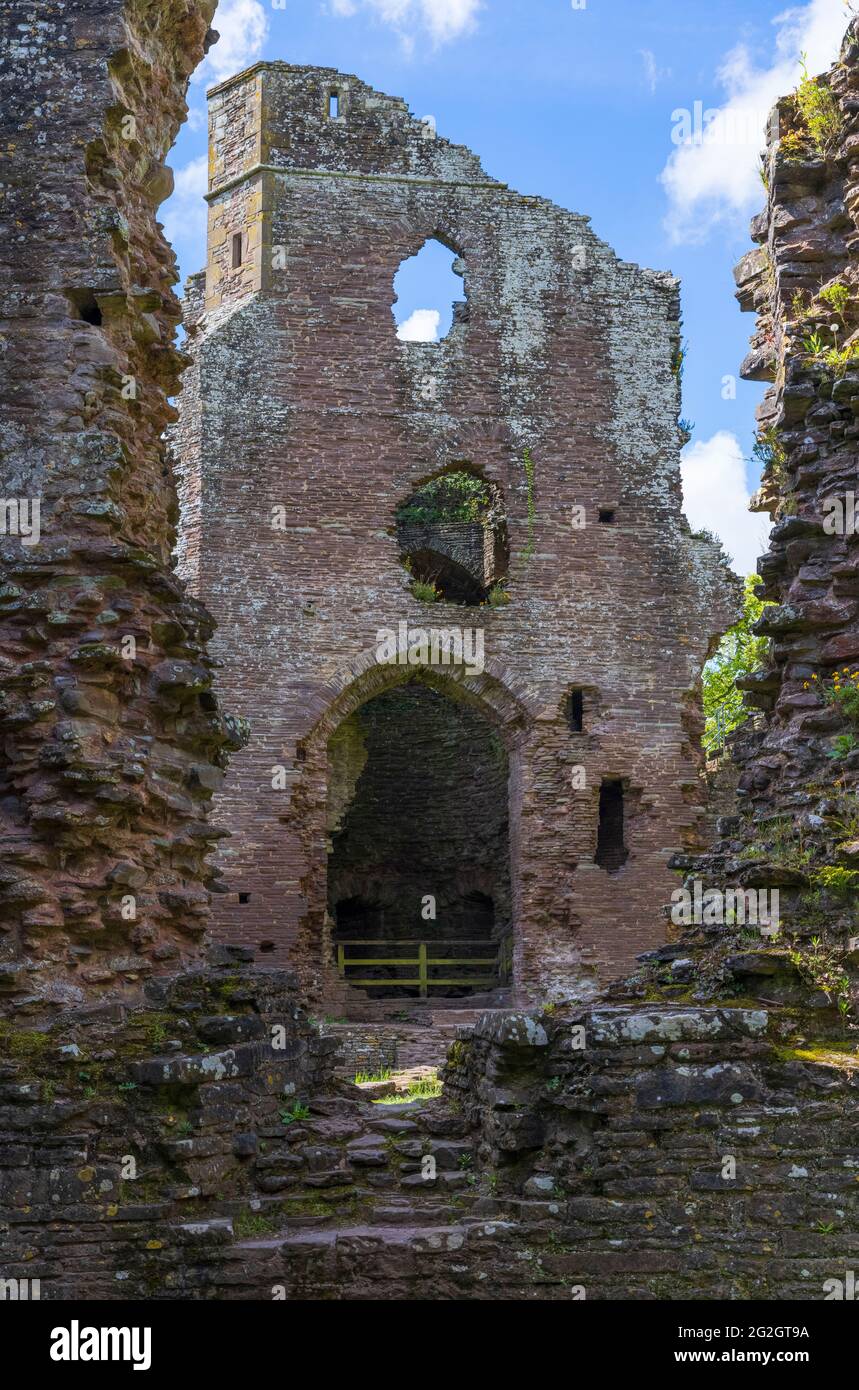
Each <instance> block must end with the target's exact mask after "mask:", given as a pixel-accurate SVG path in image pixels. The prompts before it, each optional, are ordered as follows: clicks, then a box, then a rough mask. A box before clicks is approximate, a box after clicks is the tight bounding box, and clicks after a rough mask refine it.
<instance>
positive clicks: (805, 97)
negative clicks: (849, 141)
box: [796, 53, 844, 157]
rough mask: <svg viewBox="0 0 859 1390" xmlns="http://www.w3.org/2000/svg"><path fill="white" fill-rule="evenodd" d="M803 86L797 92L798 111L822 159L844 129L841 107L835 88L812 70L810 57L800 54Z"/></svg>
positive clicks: (831, 148)
mask: <svg viewBox="0 0 859 1390" xmlns="http://www.w3.org/2000/svg"><path fill="white" fill-rule="evenodd" d="M800 58H801V66H800V73H801V77H800V83H799V86H798V87H797V89H796V108H797V112H798V114H799V117H800V119H801V121H802V124H803V125H804V127H805V129H806V130H807V131H808V134H809V135H810V136H811V140H812V143H813V145H814V147H815V149H816V150H817V153H818V154H819V155H821V156H824V157H825V156H826V155H827V154H830V153H831V152H832V150H833V149H834V148H835V146H836V144H837V143H838V140H839V137H840V135H841V131H842V127H843V124H844V122H843V119H842V116H841V108H840V107H839V105H838V102H837V101H836V99H835V96H834V94H833V92H832V91H831V89H830V88H829V87H828V86H826V84H825V83H824V82H821V81H820V79H819V78H817V77H812V76H811V75H810V73H809V71H808V54H807V53H802V54H801V55H800Z"/></svg>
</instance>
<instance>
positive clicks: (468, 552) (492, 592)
mask: <svg viewBox="0 0 859 1390" xmlns="http://www.w3.org/2000/svg"><path fill="white" fill-rule="evenodd" d="M396 525H397V541H398V543H399V547H400V559H401V562H402V564H403V565H404V566H405V568H406V569H407V570H408V572H409V573H410V574H411V576H412V593H413V594H414V595H415V597H416V598H418V599H421V600H422V601H423V602H425V603H436V602H440V601H444V602H445V603H459V604H467V605H472V606H474V605H478V604H484V603H488V604H490V606H492V607H503V606H504V605H505V604H506V603H507V602H508V595H507V590H506V587H505V581H506V575H507V569H508V564H509V549H508V544H507V523H506V518H505V514H504V505H503V500H502V497H501V492H500V490H499V489H498V488H497V487H496V486H495V485H494V484H493V483H489V482H487V480H486V479H485V478H481V477H480V476H479V475H478V474H476V473H471V472H468V471H466V470H464V469H458V470H455V471H453V472H450V473H442V474H440V475H439V476H437V477H435V478H431V479H430V480H429V482H427V483H424V485H423V486H422V487H420V488H418V490H417V492H414V493H412V495H411V497H409V498H407V500H406V501H405V502H404V503H403V504H402V505H401V506H400V507H399V508H398V509H397V514H396Z"/></svg>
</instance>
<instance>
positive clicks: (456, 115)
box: [159, 0, 850, 571]
mask: <svg viewBox="0 0 859 1390" xmlns="http://www.w3.org/2000/svg"><path fill="white" fill-rule="evenodd" d="M849 18H850V7H849V4H848V2H847V0H806V3H802V4H798V5H795V6H794V7H793V8H791V9H786V7H785V4H784V3H778V2H777V0H718V3H713V0H527V3H523V0H221V3H220V4H219V6H218V11H217V13H216V15H215V19H214V27H215V28H216V29H218V30H219V31H220V32H221V34H222V36H223V37H222V41H221V42H220V43H219V44H217V45H216V46H215V47H214V48H213V49H212V50H211V53H210V55H209V58H208V59H207V60H206V62H205V64H204V65H203V67H202V68H201V69H200V70H198V72H197V73H196V74H195V77H194V81H193V82H192V85H191V89H190V92H189V97H188V101H189V106H190V108H191V111H190V119H189V121H188V123H187V124H186V125H185V127H184V128H183V130H182V131H181V132H180V135H179V138H178V140H177V142H176V145H175V147H174V149H173V152H172V155H171V157H170V161H169V162H170V163H171V165H172V167H173V169H174V172H175V176H176V191H175V193H174V195H173V197H172V198H171V199H170V200H169V201H168V202H167V203H165V204H164V205H163V207H162V209H161V212H160V214H159V215H160V217H161V218H162V220H163V221H164V223H165V228H166V231H167V234H168V236H169V237H170V239H171V241H172V242H173V245H174V247H175V249H176V252H177V255H178V257H179V263H180V270H181V272H182V275H183V277H184V276H185V275H187V274H189V273H190V272H192V271H194V270H198V269H199V268H200V267H201V266H202V265H203V263H204V245H205V217H204V204H203V201H202V193H203V192H204V191H205V186H206V185H205V150H206V120H205V90H206V87H207V86H210V85H212V84H213V83H215V82H217V81H220V80H222V79H223V78H224V77H226V76H229V75H231V74H232V73H233V72H237V71H240V70H241V69H242V68H243V67H246V66H248V65H249V64H250V63H252V62H255V61H257V60H258V59H260V58H271V59H283V60H284V61H287V62H294V63H313V64H320V65H324V66H329V67H335V68H339V69H341V70H342V71H345V72H350V73H355V74H356V75H357V76H358V77H360V78H361V79H362V81H365V82H368V83H370V84H371V85H372V86H374V87H376V88H378V89H380V90H381V91H384V92H386V93H388V94H389V95H394V96H401V97H404V98H405V100H406V101H407V102H408V104H409V106H410V108H411V110H412V111H413V112H414V114H415V115H417V116H426V115H432V116H433V117H434V118H435V121H436V124H437V128H438V131H439V133H440V134H441V135H443V136H445V137H447V138H449V139H451V140H454V141H456V142H457V143H461V144H465V145H468V146H469V147H470V148H471V149H472V150H474V151H475V152H476V153H477V154H478V155H479V156H480V158H481V160H482V162H483V165H484V167H485V168H486V170H487V171H488V172H489V173H490V174H492V175H493V176H494V177H496V178H498V179H501V180H503V181H504V182H506V183H509V184H510V185H511V186H512V187H513V188H516V189H518V190H519V191H520V192H522V193H531V194H540V195H541V196H544V197H548V198H551V199H553V200H554V201H555V202H556V203H559V204H561V205H562V206H564V207H568V208H571V209H573V210H575V211H577V212H582V213H587V214H588V215H589V216H590V217H591V218H592V220H593V226H594V230H595V231H596V233H597V234H598V235H599V236H601V237H602V238H603V239H604V240H606V241H607V242H609V243H610V245H611V246H613V247H614V249H615V250H616V251H617V253H618V254H619V255H620V256H621V257H622V258H623V259H625V260H631V261H637V262H639V263H640V264H643V265H647V266H650V267H653V268H654V269H670V270H672V271H673V272H674V274H675V275H678V276H679V277H680V278H681V280H682V284H683V312H684V321H685V336H686V338H687V340H688V347H689V352H688V358H687V366H686V374H685V383H684V410H683V413H684V415H685V416H686V417H687V418H688V419H689V420H691V421H693V422H694V424H695V431H694V435H693V441H692V444H691V445H690V446H688V448H687V450H686V451H685V455H684V492H685V497H686V507H687V512H688V514H689V517H690V520H691V521H692V523H693V525H695V526H701V525H706V526H709V527H710V528H711V529H713V530H716V531H717V532H718V533H719V534H720V536H721V537H722V540H723V541H724V543H725V546H726V548H727V549H728V551H729V552H730V553H731V554H732V555H733V556H734V557H735V566H736V568H738V569H739V570H740V571H750V570H752V569H753V568H754V559H755V556H756V554H757V553H759V552H760V550H761V549H762V548H763V547H764V546H765V544H766V536H767V531H768V525H769V523H768V519H767V518H766V517H764V516H759V515H758V516H755V515H751V514H749V513H748V512H747V511H746V500H747V497H748V493H749V492H750V491H752V490H753V489H754V487H755V486H756V484H757V480H758V471H757V470H756V468H755V467H754V466H753V465H752V464H751V463H748V462H747V460H748V459H749V458H750V456H751V452H752V446H753V443H754V411H755V406H756V405H757V403H758V401H759V400H760V397H761V395H762V392H763V387H762V386H758V385H754V384H748V383H744V382H741V381H740V380H739V378H738V368H739V364H740V362H741V361H742V359H743V357H744V355H745V352H746V349H747V342H748V337H749V334H750V333H751V331H752V328H753V319H752V318H751V316H749V315H744V314H740V312H739V309H738V307H737V305H736V302H735V300H734V282H733V277H732V268H733V266H734V264H735V262H736V261H737V260H738V259H739V257H740V256H741V255H742V254H743V253H744V252H745V251H746V250H748V249H749V247H750V242H749V240H748V222H749V218H750V217H751V216H752V215H753V214H754V213H755V212H757V211H759V210H760V208H761V207H762V205H763V198H764V191H763V188H762V186H761V183H760V179H759V177H758V175H757V172H756V156H757V151H758V149H759V148H760V147H761V146H762V143H763V141H762V139H760V138H759V136H758V131H759V130H762V127H763V123H764V121H765V119H766V115H767V112H768V110H769V107H770V105H771V103H772V100H773V99H774V97H775V96H776V95H778V94H779V93H782V92H787V91H789V90H791V88H792V87H793V86H794V85H795V83H796V79H797V74H798V63H799V55H800V52H802V51H806V52H807V53H808V60H809V66H810V67H811V69H812V71H822V70H823V69H824V68H826V67H828V66H829V64H830V63H831V62H833V61H834V59H835V58H836V57H837V53H838V49H839V46H840V40H841V37H842V35H843V33H844V30H845V29H846V26H847V23H848V22H849ZM696 103H700V105H698V106H696ZM696 112H697V114H696ZM684 113H685V114H684ZM717 113H718V114H717ZM684 141H685V143H684ZM423 283H424V284H425V295H426V301H427V302H426V304H424V305H421V303H420V300H421V292H422V281H421V278H420V276H418V277H417V278H415V277H414V276H413V279H412V284H411V287H410V291H409V295H408V299H407V300H406V296H405V295H404V296H403V302H402V306H401V307H407V309H408V312H409V313H411V312H412V310H413V309H416V308H421V307H424V308H430V309H431V308H434V307H436V300H435V298H434V294H435V293H436V283H437V276H436V275H435V274H434V273H433V272H432V270H431V271H430V272H429V274H428V275H427V277H426V279H425V281H424V282H423ZM730 377H735V378H736V392H735V396H734V395H733V387H732V384H731V382H730V381H726V378H730Z"/></svg>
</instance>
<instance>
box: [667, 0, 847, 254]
mask: <svg viewBox="0 0 859 1390" xmlns="http://www.w3.org/2000/svg"><path fill="white" fill-rule="evenodd" d="M849 17H850V14H849V11H848V10H847V9H846V7H845V4H844V0H810V3H808V4H806V5H801V6H795V7H794V8H792V9H789V10H785V11H784V12H783V13H782V14H780V15H778V16H777V17H776V19H775V20H774V21H773V24H774V26H775V30H776V34H775V42H774V48H773V53H772V56H771V59H770V62H769V65H768V66H764V67H757V66H755V62H754V59H753V57H752V55H751V53H750V52H749V49H748V47H747V46H746V45H745V44H742V43H741V44H738V45H737V47H736V48H734V49H732V50H731V52H730V53H728V54H727V55H726V57H725V59H724V61H723V63H722V66H721V68H720V69H719V71H718V79H719V83H720V85H721V86H722V87H723V88H724V90H725V91H726V93H727V100H726V101H725V102H724V104H723V105H722V106H720V107H719V108H717V110H715V111H714V112H712V113H711V112H706V113H703V106H701V107H700V108H699V115H698V118H697V120H696V119H695V118H694V116H693V120H692V127H693V130H692V137H691V140H688V139H687V141H686V143H683V144H678V148H677V149H676V150H675V151H674V153H673V154H672V155H671V157H670V159H669V160H668V163H667V164H666V166H665V168H664V169H663V171H662V175H661V179H662V183H663V185H664V186H665V189H666V191H667V194H668V201H669V211H668V216H667V218H666V227H667V230H668V232H669V234H670V236H671V238H672V240H673V241H676V242H699V241H704V240H706V238H707V237H708V236H709V235H710V234H711V233H712V232H713V231H714V230H715V229H716V228H717V227H718V226H719V225H720V224H724V223H729V224H731V225H732V226H736V227H737V229H738V230H741V231H745V223H746V220H747V218H748V217H749V216H750V215H751V214H752V213H754V212H755V211H756V210H757V209H758V208H759V207H760V205H761V197H762V190H761V183H760V177H759V174H758V157H759V155H760V153H761V151H762V149H763V148H764V143H765V140H764V129H765V126H766V122H767V118H768V116H769V113H770V110H771V109H772V106H773V104H774V103H775V101H776V100H777V99H778V98H779V97H780V96H786V95H787V94H788V93H789V92H791V91H792V90H793V89H794V88H795V87H796V84H797V81H798V78H799V68H800V54H801V53H803V52H805V53H807V54H808V67H809V71H810V72H811V73H813V74H816V73H821V72H825V71H826V70H827V69H828V68H829V67H831V65H832V63H834V61H835V59H836V58H837V57H838V53H839V50H840V47H841V41H842V39H843V37H844V33H845V31H846V28H847V23H848V20H849ZM692 109H694V108H692ZM702 113H703V115H704V119H703V121H702V119H701V114H702ZM672 120H673V121H674V123H675V133H674V137H673V138H675V140H677V139H678V138H679V136H678V132H679V127H680V120H679V113H678V112H674V113H672ZM696 127H697V130H696ZM679 133H680V134H683V135H685V134H686V132H679Z"/></svg>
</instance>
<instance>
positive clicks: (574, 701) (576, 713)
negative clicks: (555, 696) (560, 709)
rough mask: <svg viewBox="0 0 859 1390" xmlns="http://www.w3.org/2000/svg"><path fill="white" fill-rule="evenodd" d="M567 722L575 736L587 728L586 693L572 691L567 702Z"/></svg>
mask: <svg viewBox="0 0 859 1390" xmlns="http://www.w3.org/2000/svg"><path fill="white" fill-rule="evenodd" d="M567 720H568V723H569V725H570V728H571V730H572V732H573V733H574V734H580V733H582V732H583V731H584V727H585V692H584V691H583V690H572V691H571V692H570V697H569V699H568V701H567Z"/></svg>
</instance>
